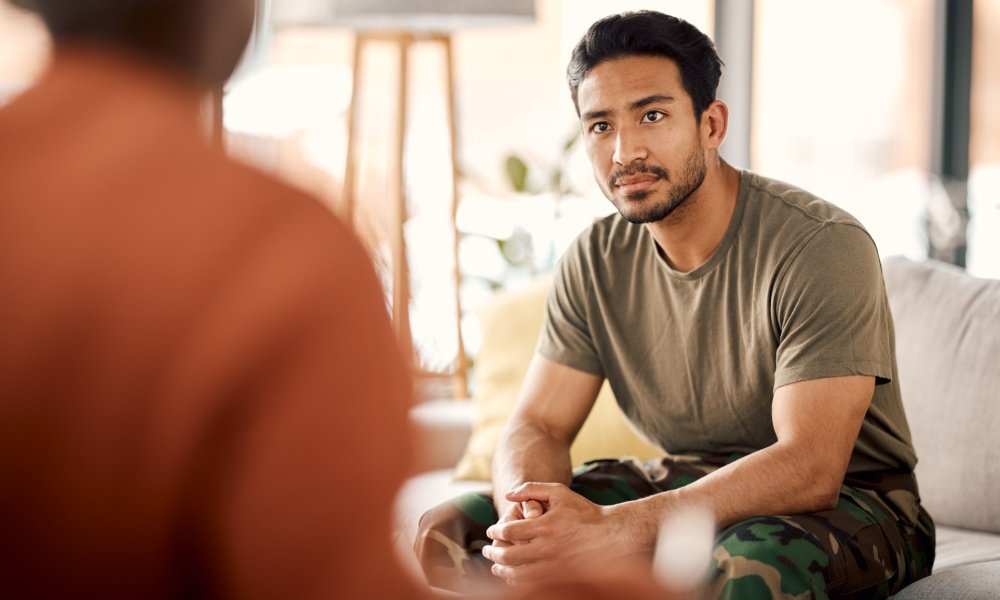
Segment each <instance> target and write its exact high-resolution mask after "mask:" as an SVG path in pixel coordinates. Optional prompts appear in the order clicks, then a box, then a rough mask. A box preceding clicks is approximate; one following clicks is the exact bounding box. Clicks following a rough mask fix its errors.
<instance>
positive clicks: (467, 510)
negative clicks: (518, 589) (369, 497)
mask: <svg viewBox="0 0 1000 600" xmlns="http://www.w3.org/2000/svg"><path fill="white" fill-rule="evenodd" d="M497 518H498V517H497V513H496V509H495V508H494V507H493V500H492V498H491V497H490V496H488V495H486V494H478V493H472V494H464V495H462V496H459V497H457V498H454V499H452V500H449V501H448V502H445V503H443V504H439V505H438V506H435V507H434V508H432V509H430V510H429V511H427V512H426V513H424V514H423V516H421V517H420V522H419V524H418V526H417V539H416V540H415V541H414V552H416V555H417V559H418V560H419V562H420V566H421V568H422V569H423V571H424V574H425V575H426V576H427V579H428V582H429V583H431V584H432V585H435V586H438V587H443V588H447V589H453V590H462V589H466V586H467V585H469V584H470V583H471V582H472V581H474V580H476V579H480V578H482V577H484V576H486V575H489V565H486V564H484V563H486V562H488V561H486V559H485V558H483V556H482V554H481V552H482V549H483V547H484V546H486V545H487V544H489V543H490V541H489V538H487V537H486V529H487V528H488V527H489V526H490V525H492V524H493V523H495V522H496V521H497Z"/></svg>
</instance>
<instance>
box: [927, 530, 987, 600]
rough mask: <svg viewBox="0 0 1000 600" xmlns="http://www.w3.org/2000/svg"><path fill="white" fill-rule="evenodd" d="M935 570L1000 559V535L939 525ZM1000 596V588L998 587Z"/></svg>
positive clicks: (936, 571)
mask: <svg viewBox="0 0 1000 600" xmlns="http://www.w3.org/2000/svg"><path fill="white" fill-rule="evenodd" d="M936 551H937V557H936V558H935V559H934V572H935V573H938V572H940V571H945V570H947V569H950V568H952V567H957V566H960V565H967V564H972V563H979V562H987V561H991V560H994V561H1000V535H997V534H995V533H986V532H983V531H972V530H971V529H957V528H955V527H948V526H945V525H938V527H937V548H936ZM997 595H998V597H1000V588H997Z"/></svg>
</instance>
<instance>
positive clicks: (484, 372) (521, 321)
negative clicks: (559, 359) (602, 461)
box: [455, 275, 663, 480]
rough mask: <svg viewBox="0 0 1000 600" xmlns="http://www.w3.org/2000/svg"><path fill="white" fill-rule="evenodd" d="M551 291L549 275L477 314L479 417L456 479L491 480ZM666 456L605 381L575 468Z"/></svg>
mask: <svg viewBox="0 0 1000 600" xmlns="http://www.w3.org/2000/svg"><path fill="white" fill-rule="evenodd" d="M551 287H552V276H551V275H547V276H543V277H539V278H538V279H537V280H535V281H534V282H533V283H532V284H531V285H530V286H529V287H528V288H527V289H524V290H521V291H517V292H505V293H501V294H499V295H498V296H497V297H496V298H495V299H494V300H492V301H491V302H489V303H488V304H487V305H486V306H485V307H484V308H482V309H481V310H479V311H478V313H477V315H478V317H479V322H480V327H481V329H482V335H483V343H482V346H481V347H480V349H479V353H478V354H477V355H476V364H475V367H476V368H475V377H476V388H475V389H476V391H475V393H474V394H473V398H472V402H473V404H474V408H475V417H474V419H473V424H472V435H471V437H470V438H469V443H468V446H466V449H465V454H464V456H462V459H461V460H460V461H459V462H458V465H457V466H456V467H455V479H478V480H489V479H490V465H491V463H492V461H493V449H494V447H495V446H496V443H497V438H498V437H499V436H500V430H501V429H503V426H504V424H505V423H506V422H507V418H508V417H509V416H510V414H511V412H513V410H514V404H515V402H516V401H517V395H518V392H519V391H520V389H521V380H522V379H523V378H524V374H525V373H526V372H527V371H528V364H529V363H530V362H531V357H532V356H533V355H534V352H535V346H536V344H537V342H538V336H539V334H540V333H541V331H542V322H543V320H544V317H545V300H546V298H547V297H548V293H549V289H550V288H551ZM662 455H663V452H662V451H661V450H659V449H657V448H655V447H653V446H652V445H650V444H649V443H647V442H645V441H643V440H642V439H641V438H640V437H639V436H638V435H637V434H636V433H635V432H634V431H633V429H632V427H631V425H629V424H628V422H627V421H626V420H625V416H624V415H623V414H622V412H621V410H620V409H619V408H618V404H617V403H616V402H615V398H614V395H613V394H612V393H611V389H610V388H609V387H608V384H607V382H605V384H604V386H603V387H602V388H601V393H600V394H599V395H598V397H597V402H596V403H595V405H594V408H593V410H591V412H590V415H589V416H588V417H587V420H586V422H585V423H584V424H583V428H582V429H581V430H580V433H579V435H577V438H576V441H575V442H574V443H573V446H572V448H571V449H570V457H571V458H572V461H573V465H574V466H578V465H581V464H583V463H584V462H586V461H588V460H593V459H595V458H620V457H622V456H635V457H638V458H640V459H649V458H655V457H657V456H662Z"/></svg>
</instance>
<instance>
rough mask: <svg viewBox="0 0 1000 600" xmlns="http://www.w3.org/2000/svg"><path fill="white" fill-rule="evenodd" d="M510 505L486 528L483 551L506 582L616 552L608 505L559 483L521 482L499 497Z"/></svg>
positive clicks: (550, 572) (583, 563) (547, 573)
mask: <svg viewBox="0 0 1000 600" xmlns="http://www.w3.org/2000/svg"><path fill="white" fill-rule="evenodd" d="M504 497H505V498H506V499H507V500H508V501H510V502H514V503H515V504H514V505H513V506H512V507H511V508H510V509H509V510H507V511H506V512H505V513H504V514H503V516H502V517H501V518H500V520H499V521H498V522H497V524H496V525H493V526H492V527H490V528H489V529H487V530H486V535H487V536H489V538H490V539H491V540H493V543H492V545H489V546H486V547H485V548H483V556H485V557H486V558H487V559H489V560H491V561H493V563H494V564H493V567H492V571H493V574H494V575H496V576H497V577H500V578H501V579H503V580H505V581H506V582H507V583H509V584H517V583H525V582H529V581H537V580H539V579H542V578H544V577H551V576H552V575H553V574H555V571H554V569H555V568H567V567H569V568H586V567H587V566H588V565H590V564H592V563H597V562H598V561H606V560H607V559H609V558H611V557H613V556H614V555H617V554H618V553H617V552H615V544H614V541H615V540H614V535H613V533H614V531H613V526H612V524H611V516H610V512H609V511H610V509H609V508H608V507H603V506H599V505H597V504H594V503H593V502H590V501H589V500H587V499H586V498H584V497H583V496H580V495H579V494H577V493H576V492H573V491H572V490H570V489H569V488H568V487H566V486H565V485H563V484H560V483H524V484H522V485H519V486H517V487H516V488H514V489H513V490H511V491H510V492H508V493H507V494H506V495H505V496H504Z"/></svg>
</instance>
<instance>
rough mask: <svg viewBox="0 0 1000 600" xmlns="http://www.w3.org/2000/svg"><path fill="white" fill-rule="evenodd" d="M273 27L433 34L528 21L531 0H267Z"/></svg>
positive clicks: (532, 13) (532, 14)
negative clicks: (339, 28)
mask: <svg viewBox="0 0 1000 600" xmlns="http://www.w3.org/2000/svg"><path fill="white" fill-rule="evenodd" d="M272 1H273V7H272V14H271V20H272V22H273V23H274V24H275V25H328V26H335V27H350V28H352V29H358V30H366V31H435V32H449V31H455V30H457V29H465V28H475V27H492V26H497V25H515V24H524V23H530V22H531V21H533V20H534V18H535V2H534V0H272Z"/></svg>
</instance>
